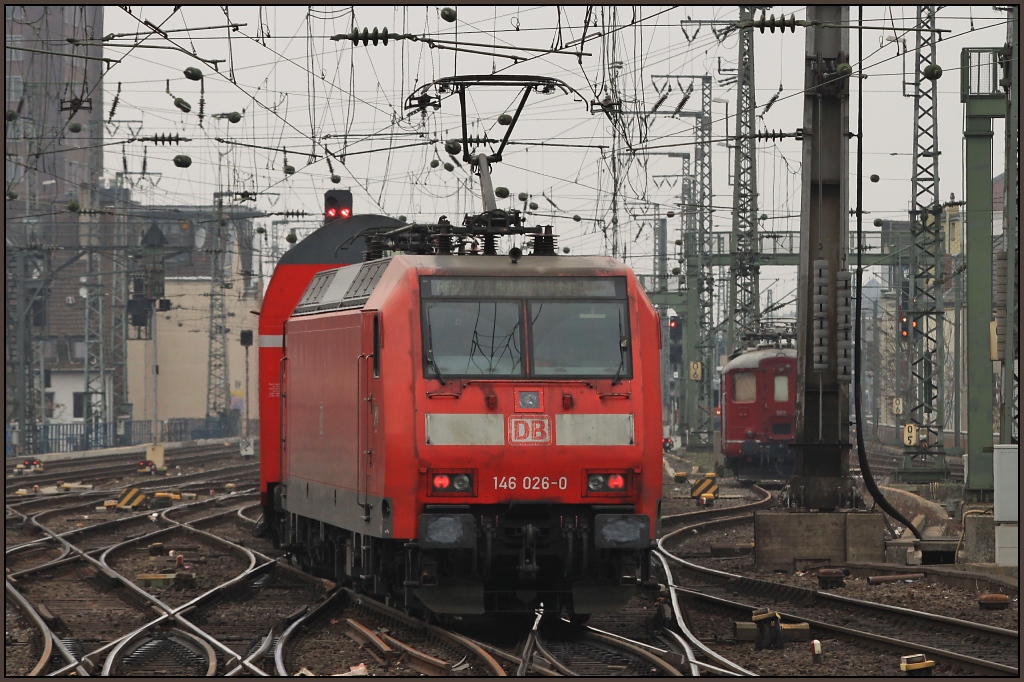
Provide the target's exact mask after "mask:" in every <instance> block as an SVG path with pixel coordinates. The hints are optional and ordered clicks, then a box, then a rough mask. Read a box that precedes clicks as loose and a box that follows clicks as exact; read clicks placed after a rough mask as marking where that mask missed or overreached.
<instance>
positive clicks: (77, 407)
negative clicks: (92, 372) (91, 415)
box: [72, 391, 88, 419]
mask: <svg viewBox="0 0 1024 682" xmlns="http://www.w3.org/2000/svg"><path fill="white" fill-rule="evenodd" d="M87 395H88V393H85V392H81V393H79V392H78V391H76V392H75V394H74V396H73V398H74V403H75V404H74V412H72V416H73V417H74V418H75V419H85V408H86V405H87V404H88V401H87V400H86V396H87Z"/></svg>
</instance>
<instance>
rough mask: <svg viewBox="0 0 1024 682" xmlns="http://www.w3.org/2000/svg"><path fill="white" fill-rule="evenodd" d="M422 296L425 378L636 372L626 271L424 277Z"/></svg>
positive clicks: (629, 375) (620, 375)
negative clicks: (526, 353)
mask: <svg viewBox="0 0 1024 682" xmlns="http://www.w3.org/2000/svg"><path fill="white" fill-rule="evenodd" d="M420 296H421V299H422V306H423V307H422V318H421V319H422V325H423V355H424V357H423V363H424V375H425V376H428V377H437V378H440V379H445V378H448V377H467V376H490V377H523V376H527V374H528V375H529V376H534V377H552V376H554V377H560V378H575V377H588V378H590V377H594V378H597V377H606V378H609V379H629V378H632V371H633V367H632V340H631V338H630V332H629V309H628V305H627V296H626V280H625V278H623V277H487V278H484V277H424V278H422V279H421V281H420ZM524 321H525V325H524ZM524 343H525V344H526V345H525V346H524ZM524 347H528V348H530V357H529V358H528V359H527V360H525V361H524V358H523V357H522V355H523V348H524Z"/></svg>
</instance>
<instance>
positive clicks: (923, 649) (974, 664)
mask: <svg viewBox="0 0 1024 682" xmlns="http://www.w3.org/2000/svg"><path fill="white" fill-rule="evenodd" d="M674 590H675V591H676V592H682V593H683V594H687V595H689V596H691V597H694V598H698V599H703V600H704V601H710V602H714V603H717V604H722V605H723V606H728V607H730V608H734V609H737V610H743V611H748V612H749V611H751V610H753V608H754V607H753V606H751V605H750V604H744V603H743V602H737V601H732V600H730V599H725V598H723V597H716V596H714V595H710V594H704V593H702V592H697V591H694V590H689V589H686V588H683V587H676V588H674ZM776 611H777V612H778V614H779V616H781V617H782V619H783V620H786V621H790V622H800V623H807V624H808V625H810V626H811V627H816V628H820V629H822V630H828V631H830V632H836V633H839V634H843V635H847V636H849V637H854V638H857V639H867V640H871V641H875V642H879V643H882V644H886V645H888V646H891V647H893V648H896V649H898V650H901V651H904V652H905V653H908V654H910V653H914V654H916V653H925V654H928V655H930V656H934V657H935V659H937V660H939V661H942V662H944V663H947V664H950V663H952V664H960V665H967V666H969V667H971V668H972V669H974V670H976V671H978V672H981V673H982V674H991V673H993V672H998V673H1005V674H1007V675H1015V676H1019V675H1020V669H1019V668H1014V667H1013V666H1008V665H1004V664H1002V663H996V662H994V661H986V660H984V659H980V658H976V657H974V656H968V655H966V654H960V653H957V652H955V651H949V650H947V649H939V648H937V647H932V646H928V645H926V644H917V643H915V642H908V641H906V640H902V639H896V638H895V637H887V636H885V635H877V634H875V633H873V632H865V631H863V630H856V629H854V628H848V627H846V626H843V625H836V624H835V623H827V622H825V621H821V620H817V619H814V618H807V617H806V616H803V615H800V614H794V613H788V612H786V611H782V610H779V609H776ZM923 615H925V616H930V615H932V614H923Z"/></svg>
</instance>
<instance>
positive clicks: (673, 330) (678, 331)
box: [668, 317, 683, 341]
mask: <svg viewBox="0 0 1024 682" xmlns="http://www.w3.org/2000/svg"><path fill="white" fill-rule="evenodd" d="M668 338H669V340H670V341H682V340H683V325H682V323H681V322H680V320H679V318H678V317H670V318H668Z"/></svg>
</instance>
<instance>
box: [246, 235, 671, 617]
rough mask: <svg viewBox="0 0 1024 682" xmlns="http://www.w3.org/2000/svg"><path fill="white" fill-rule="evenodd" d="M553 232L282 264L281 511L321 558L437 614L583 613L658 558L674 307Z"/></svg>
mask: <svg viewBox="0 0 1024 682" xmlns="http://www.w3.org/2000/svg"><path fill="white" fill-rule="evenodd" d="M441 222H443V223H445V225H447V223H446V221H441ZM535 239H536V241H535V243H534V253H533V254H531V255H526V256H522V255H521V253H518V251H519V250H518V249H513V254H512V257H508V256H500V255H476V254H473V255H470V254H465V255H456V254H454V253H452V252H451V251H452V250H451V249H447V248H446V242H444V241H443V240H442V241H441V242H439V243H440V244H441V247H440V249H439V250H440V253H437V252H436V251H437V250H438V249H437V248H435V247H434V246H430V247H429V248H428V247H426V246H423V243H420V242H416V243H419V244H420V247H419V249H420V253H411V254H410V253H399V254H398V255H394V256H392V257H390V258H376V259H374V258H372V256H374V255H376V254H374V253H373V249H371V250H370V254H369V255H370V259H368V260H367V261H366V262H364V263H362V264H360V265H350V266H345V267H336V268H331V269H325V268H322V267H320V266H319V265H317V266H312V267H316V268H317V269H319V270H320V271H319V272H315V273H313V274H312V275H311V276H310V275H307V274H302V275H300V276H299V280H297V282H298V281H302V279H303V278H305V280H304V281H303V282H302V284H298V283H297V282H290V281H287V280H286V282H283V283H282V282H278V281H277V280H278V278H282V277H283V278H288V277H291V276H292V275H290V274H288V273H289V271H288V270H283V269H282V268H280V267H279V268H278V270H277V271H276V272H275V275H274V280H272V281H271V289H272V290H274V287H275V286H280V290H281V291H282V292H284V291H285V289H286V288H287V292H288V293H287V296H285V295H283V294H282V295H280V296H279V297H278V298H277V299H276V302H275V306H277V307H276V308H274V311H275V312H274V313H273V318H272V319H271V318H270V316H269V315H268V320H267V324H268V327H267V331H266V332H265V331H264V326H263V322H264V320H262V319H261V327H260V333H261V335H262V334H264V333H266V334H268V335H274V334H275V333H278V334H280V336H281V345H280V346H276V347H275V348H277V351H276V352H277V355H271V354H268V356H267V362H266V364H265V365H261V373H263V372H265V373H269V376H270V377H271V379H270V380H269V381H268V382H267V384H266V386H265V387H266V390H267V391H268V393H267V394H266V395H261V398H264V399H265V398H267V397H269V398H271V400H270V401H268V402H263V401H261V425H264V424H265V425H268V427H269V425H270V424H275V425H280V426H279V427H278V426H274V427H269V428H266V430H265V431H264V432H263V435H264V438H265V440H264V441H263V446H262V453H261V458H262V466H261V468H262V473H261V485H262V490H263V492H264V493H265V495H264V499H263V502H264V507H265V508H264V518H265V521H266V526H265V528H266V532H267V533H268V534H270V535H271V536H272V537H273V538H274V540H275V541H276V542H277V543H279V544H280V545H283V546H286V547H288V548H289V549H290V550H291V551H292V552H293V555H294V556H295V557H296V558H297V559H298V560H299V561H300V562H301V563H302V565H303V566H304V567H305V568H306V569H307V570H311V571H313V572H315V573H317V574H319V575H323V576H325V577H329V578H332V579H335V580H337V581H339V582H348V583H354V584H356V585H357V586H359V587H360V588H362V589H365V590H367V591H370V592H373V593H375V594H378V595H387V596H388V597H389V598H390V599H392V600H393V601H396V602H399V603H404V604H406V605H407V607H412V608H426V609H427V610H430V611H433V612H435V613H456V614H471V613H485V612H502V611H504V612H508V611H531V610H533V609H535V608H538V607H539V605H540V604H541V603H543V604H544V608H545V609H547V610H554V611H559V610H561V609H565V610H567V611H568V612H569V613H570V614H572V615H575V616H576V617H578V618H583V617H585V616H586V614H590V613H596V612H602V611H609V610H615V609H618V608H620V607H621V606H622V605H623V604H624V603H625V602H626V601H627V600H628V599H629V598H630V596H631V595H632V594H634V593H635V590H636V588H637V585H638V581H639V580H646V579H647V578H648V571H649V567H650V556H649V554H650V550H651V548H652V543H653V541H654V539H655V535H656V533H657V530H658V522H659V518H660V513H659V512H660V503H661V500H660V498H661V487H662V439H661V435H662V432H661V380H660V365H659V358H660V353H659V347H660V345H661V341H660V336H659V334H660V331H659V329H660V327H659V320H658V316H657V314H656V313H655V311H654V309H653V307H652V306H651V304H650V302H649V301H648V300H647V297H646V296H645V295H644V293H643V291H642V289H641V288H640V286H639V284H638V282H637V280H636V278H635V276H634V275H633V273H632V271H631V270H630V269H629V268H627V267H626V266H625V265H623V264H622V263H621V262H619V261H616V260H613V259H611V258H604V257H568V256H556V255H555V252H554V249H553V248H551V246H552V245H553V239H552V238H551V237H550V235H548V236H547V240H548V241H544V240H545V237H543V236H541V237H538V238H535ZM433 243H437V242H433ZM299 246H302V245H301V244H300V245H299ZM296 248H298V247H296ZM456 250H457V249H456ZM395 251H397V250H395ZM423 251H435V252H434V253H423ZM485 251H487V252H489V253H491V254H494V249H493V242H490V248H489V249H485ZM282 264H284V262H283V261H282ZM302 272H303V273H305V272H306V271H302ZM300 287H301V288H302V289H303V293H301V295H300V294H298V293H296V292H297V290H298V289H299V288H300ZM300 296H301V297H300ZM268 300H270V293H269V292H268ZM296 300H297V301H298V302H297V304H295V305H294V310H293V311H289V312H290V313H291V314H290V316H289V317H288V319H287V320H286V321H285V322H284V323H283V328H282V325H281V324H280V322H274V321H273V320H280V319H281V315H282V312H283V311H284V309H285V308H287V307H288V305H289V301H291V302H292V303H294V302H295V301H296ZM266 309H267V307H266V305H265V310H266ZM261 318H262V316H261ZM261 339H262V336H261ZM261 352H263V351H261ZM262 360H263V358H262V356H261V362H262ZM278 377H282V378H283V381H282V383H281V384H280V386H281V390H280V395H281V396H282V398H281V400H279V401H276V402H275V401H274V399H275V397H276V396H275V394H274V391H276V390H277V389H275V387H274V384H273V382H274V381H276V380H277V378H278ZM275 428H279V429H280V439H279V440H278V441H273V440H272V439H273V435H274V429H275ZM268 435H269V436H270V438H269V439H268ZM274 442H279V443H280V444H281V447H280V449H279V450H278V449H277V448H275V447H274V446H273V443H274ZM268 445H270V446H271V447H267V446H268Z"/></svg>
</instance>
